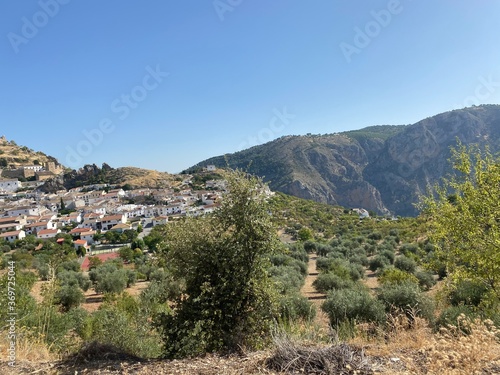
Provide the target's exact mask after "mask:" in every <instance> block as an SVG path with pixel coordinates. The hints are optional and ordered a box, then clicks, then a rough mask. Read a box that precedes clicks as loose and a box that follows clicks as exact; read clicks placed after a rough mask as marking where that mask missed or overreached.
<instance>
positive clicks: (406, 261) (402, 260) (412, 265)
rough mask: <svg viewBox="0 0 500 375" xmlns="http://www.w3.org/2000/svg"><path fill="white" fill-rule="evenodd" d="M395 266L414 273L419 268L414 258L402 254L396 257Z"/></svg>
mask: <svg viewBox="0 0 500 375" xmlns="http://www.w3.org/2000/svg"><path fill="white" fill-rule="evenodd" d="M394 267H396V268H398V269H400V270H401V271H405V272H408V273H414V272H415V270H416V269H417V263H416V262H415V261H414V260H413V259H411V258H408V257H406V256H404V255H402V256H400V257H397V258H396V260H395V261H394Z"/></svg>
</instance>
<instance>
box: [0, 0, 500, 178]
mask: <svg viewBox="0 0 500 375" xmlns="http://www.w3.org/2000/svg"><path fill="white" fill-rule="evenodd" d="M499 19H500V2H498V1H496V0H481V1H471V0H468V1H465V0H440V1H436V0H433V1H431V0H419V1H416V0H413V1H411V0H399V1H398V0H384V1H378V0H370V1H368V0H367V1H345V0H316V1H314V2H312V1H305V0H274V1H269V0H251V1H250V0H216V1H213V0H206V1H200V0H198V1H194V0H182V1H172V0H146V1H132V0H120V1H119V0H106V1H102V0H100V1H98V0H85V1H82V0H39V1H31V0H23V1H19V0H5V1H2V2H1V4H0V129H1V131H0V133H2V134H3V135H5V136H6V137H7V138H8V139H14V140H15V141H16V142H17V143H18V144H22V145H26V146H28V147H31V148H33V149H35V150H41V151H44V152H46V153H48V154H50V155H53V156H55V157H57V158H58V159H59V161H60V162H62V163H63V164H65V165H67V166H70V167H73V168H76V167H80V166H82V165H83V164H86V163H96V164H98V165H100V164H102V163H103V162H107V163H108V164H110V165H111V166H114V167H119V166H138V167H144V168H150V169H157V170H161V171H167V172H171V173H175V172H180V171H181V170H182V169H185V168H187V167H189V166H191V165H193V164H195V163H197V162H199V161H201V160H203V159H205V158H208V157H211V156H216V155H221V154H224V153H230V152H235V151H238V150H240V149H242V148H247V147H249V146H253V145H255V144H260V143H264V142H266V141H269V140H271V139H274V138H277V137H280V136H282V135H288V134H306V133H320V134H323V133H333V132H339V131H345V130H351V129H359V128H362V127H365V126H369V125H381V124H410V123H414V122H416V121H418V120H421V119H423V118H425V117H428V116H432V115H435V114H437V113H440V112H444V111H448V110H451V109H454V108H462V107H464V106H469V105H472V104H481V103H496V104H498V103H500V48H499V46H500V22H498V20H499Z"/></svg>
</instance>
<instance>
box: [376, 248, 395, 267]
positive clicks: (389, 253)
mask: <svg viewBox="0 0 500 375" xmlns="http://www.w3.org/2000/svg"><path fill="white" fill-rule="evenodd" d="M380 256H382V257H386V258H387V260H388V261H389V263H390V264H392V263H394V259H395V258H396V254H394V251H393V250H387V249H386V250H382V251H381V252H380Z"/></svg>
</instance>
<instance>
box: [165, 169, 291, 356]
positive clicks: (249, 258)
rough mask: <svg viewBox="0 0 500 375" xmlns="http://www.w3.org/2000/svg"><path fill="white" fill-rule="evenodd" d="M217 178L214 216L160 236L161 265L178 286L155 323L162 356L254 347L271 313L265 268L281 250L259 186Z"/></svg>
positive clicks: (236, 176) (252, 180)
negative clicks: (167, 311) (219, 193)
mask: <svg viewBox="0 0 500 375" xmlns="http://www.w3.org/2000/svg"><path fill="white" fill-rule="evenodd" d="M224 177H225V179H226V180H227V188H228V193H227V194H226V195H225V196H224V199H223V203H222V206H221V207H220V209H218V210H217V211H216V212H214V214H213V215H212V216H210V217H200V218H188V219H186V220H185V221H181V222H177V223H171V224H169V225H168V227H167V228H166V229H165V230H166V238H165V240H164V241H165V243H164V249H165V257H166V259H167V262H166V264H168V265H169V268H170V270H171V271H170V272H172V274H173V275H174V277H175V278H183V279H184V282H185V290H184V293H183V294H182V297H180V298H178V299H177V301H176V306H177V308H176V309H174V311H173V313H172V314H171V315H167V316H165V317H164V319H163V322H162V325H163V327H164V332H165V346H166V355H167V356H168V357H182V356H190V355H199V354H202V353H205V352H213V351H226V350H228V351H232V350H236V349H237V348H239V347H242V346H243V347H256V346H259V344H262V343H263V342H265V341H266V340H268V339H269V337H270V329H271V325H272V321H273V319H274V318H275V317H276V316H277V314H278V306H277V298H276V295H275V292H274V291H273V286H272V283H271V279H270V277H269V276H268V274H267V268H268V265H269V261H268V258H269V256H270V254H272V253H275V252H276V251H278V250H281V249H282V245H281V243H280V242H279V239H278V238H277V234H276V229H275V227H274V226H273V225H272V223H271V216H270V215H269V213H268V208H267V201H266V196H265V194H264V185H263V183H262V181H261V180H260V179H257V178H256V177H251V176H248V175H246V174H245V173H243V172H240V171H236V172H228V173H226V174H225V175H224Z"/></svg>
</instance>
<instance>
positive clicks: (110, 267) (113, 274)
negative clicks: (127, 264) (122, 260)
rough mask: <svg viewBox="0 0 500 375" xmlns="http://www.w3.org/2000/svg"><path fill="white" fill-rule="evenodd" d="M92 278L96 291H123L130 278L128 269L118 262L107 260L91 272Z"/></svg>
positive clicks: (116, 292) (115, 292)
mask: <svg viewBox="0 0 500 375" xmlns="http://www.w3.org/2000/svg"><path fill="white" fill-rule="evenodd" d="M89 277H90V280H91V281H92V284H93V286H94V290H95V291H96V293H111V294H118V293H121V292H122V291H123V290H124V289H125V288H126V287H127V282H128V280H129V278H128V275H127V271H126V270H124V269H120V268H119V267H118V266H117V265H116V263H113V262H106V263H104V264H102V265H100V266H98V267H96V268H94V269H93V270H91V271H90V272H89Z"/></svg>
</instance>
